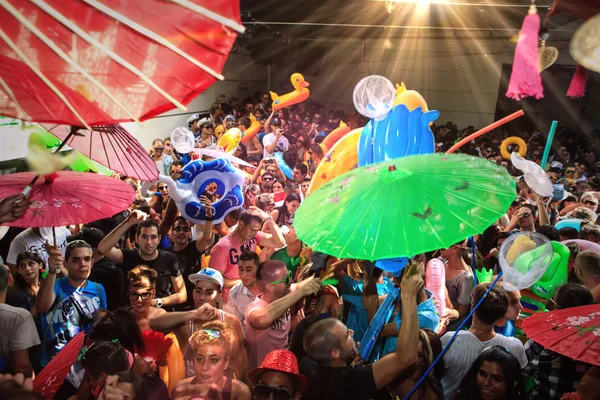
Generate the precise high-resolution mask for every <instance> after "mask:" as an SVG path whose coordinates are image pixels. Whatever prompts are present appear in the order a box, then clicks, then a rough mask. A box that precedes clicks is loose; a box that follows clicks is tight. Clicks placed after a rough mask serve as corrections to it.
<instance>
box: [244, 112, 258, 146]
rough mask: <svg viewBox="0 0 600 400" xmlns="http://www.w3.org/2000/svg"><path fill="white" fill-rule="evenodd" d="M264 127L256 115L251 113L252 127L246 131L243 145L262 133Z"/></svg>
mask: <svg viewBox="0 0 600 400" xmlns="http://www.w3.org/2000/svg"><path fill="white" fill-rule="evenodd" d="M261 127H262V125H261V123H260V122H259V121H258V120H257V119H256V117H255V116H254V114H252V113H250V127H249V128H248V129H246V130H245V131H244V136H242V143H244V144H246V143H248V142H249V141H250V139H252V138H253V137H254V135H256V134H257V133H258V131H260V128H261Z"/></svg>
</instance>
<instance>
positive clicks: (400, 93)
mask: <svg viewBox="0 0 600 400" xmlns="http://www.w3.org/2000/svg"><path fill="white" fill-rule="evenodd" d="M398 104H404V105H405V106H406V107H408V110H409V111H412V110H414V109H416V108H417V107H421V109H422V110H423V112H425V111H429V108H427V102H426V101H425V99H424V98H423V96H421V94H420V93H419V92H417V91H416V90H406V86H404V83H402V84H401V85H398V84H396V100H395V101H394V105H398Z"/></svg>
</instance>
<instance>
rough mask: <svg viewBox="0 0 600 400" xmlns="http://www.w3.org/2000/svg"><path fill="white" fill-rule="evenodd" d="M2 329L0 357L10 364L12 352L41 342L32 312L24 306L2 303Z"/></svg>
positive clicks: (0, 320) (0, 326) (0, 321)
mask: <svg viewBox="0 0 600 400" xmlns="http://www.w3.org/2000/svg"><path fill="white" fill-rule="evenodd" d="M0 330H2V335H0V358H2V359H4V361H5V362H6V363H7V364H8V365H10V355H11V352H13V351H19V350H27V349H29V348H31V347H33V346H37V345H38V344H40V338H39V336H38V333H37V330H36V329H35V324H34V323H33V318H32V317H31V313H30V312H29V311H27V310H25V309H24V308H17V307H12V306H9V305H8V304H3V303H2V304H0Z"/></svg>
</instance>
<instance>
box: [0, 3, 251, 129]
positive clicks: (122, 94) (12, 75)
mask: <svg viewBox="0 0 600 400" xmlns="http://www.w3.org/2000/svg"><path fill="white" fill-rule="evenodd" d="M0 19H1V20H2V29H1V30H0V54H1V55H2V56H4V57H0V115H8V116H13V117H19V118H27V119H32V120H34V121H37V122H56V123H63V124H70V125H78V126H84V127H86V128H89V126H91V125H106V124H109V123H114V122H121V121H131V120H134V121H137V120H144V119H147V118H150V117H153V116H155V115H158V114H160V113H163V112H165V111H167V110H170V109H172V108H174V107H178V108H180V109H182V110H187V109H186V107H185V106H184V104H186V103H188V102H189V101H191V100H192V99H193V98H194V97H196V96H197V95H198V94H200V93H202V92H203V91H204V90H206V88H208V87H209V86H210V85H211V84H212V83H213V82H214V81H215V80H216V79H223V76H222V75H221V71H222V69H223V65H224V64H225V61H226V59H227V55H228V54H229V51H230V50H231V47H232V46H233V43H234V42H235V39H236V36H237V35H236V32H239V33H243V32H244V27H243V26H242V25H241V23H240V5H239V1H238V0H219V1H214V0H136V1H123V0H29V1H21V0H7V1H3V2H2V4H0ZM65 87H66V88H71V89H65ZM90 103H91V104H90Z"/></svg>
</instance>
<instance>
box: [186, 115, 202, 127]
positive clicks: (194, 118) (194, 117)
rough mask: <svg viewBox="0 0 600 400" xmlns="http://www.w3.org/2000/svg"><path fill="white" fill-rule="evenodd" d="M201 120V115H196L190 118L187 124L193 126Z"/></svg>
mask: <svg viewBox="0 0 600 400" xmlns="http://www.w3.org/2000/svg"><path fill="white" fill-rule="evenodd" d="M199 119H200V114H194V115H192V116H191V117H189V118H188V120H187V124H188V125H189V124H191V123H192V122H194V121H196V120H199Z"/></svg>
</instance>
